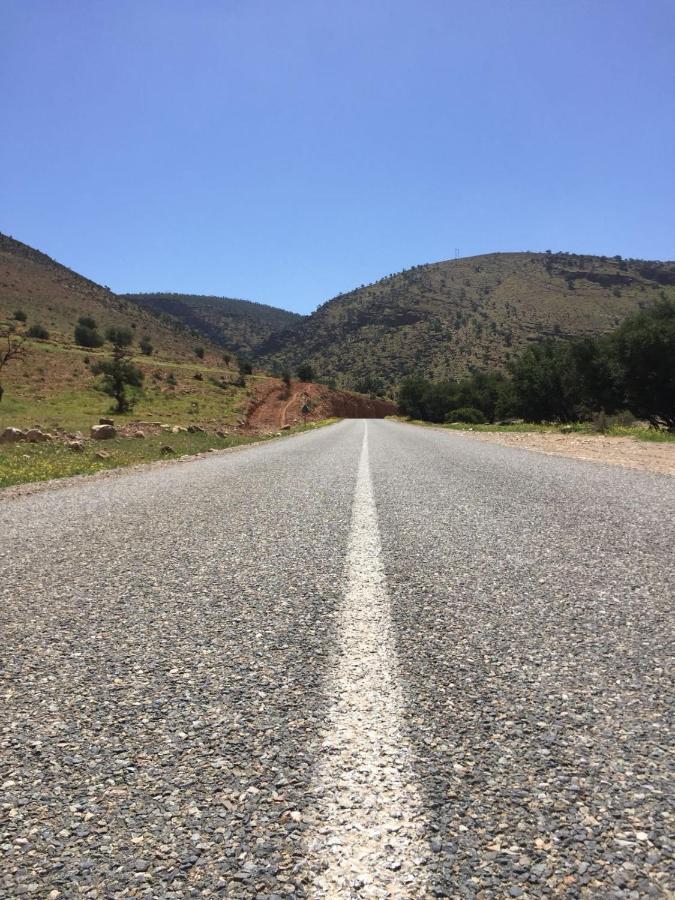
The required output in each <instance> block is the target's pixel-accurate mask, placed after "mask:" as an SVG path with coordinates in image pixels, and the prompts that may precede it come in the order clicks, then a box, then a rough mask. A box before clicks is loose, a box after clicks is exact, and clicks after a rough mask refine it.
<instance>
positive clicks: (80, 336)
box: [75, 316, 103, 348]
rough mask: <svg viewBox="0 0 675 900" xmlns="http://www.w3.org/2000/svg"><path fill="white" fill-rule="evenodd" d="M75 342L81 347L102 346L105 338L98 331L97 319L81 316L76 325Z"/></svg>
mask: <svg viewBox="0 0 675 900" xmlns="http://www.w3.org/2000/svg"><path fill="white" fill-rule="evenodd" d="M75 343H76V344H79V345H80V347H90V348H94V347H102V346H103V338H102V337H101V335H100V334H99V333H98V331H97V327H96V319H92V318H91V316H80V318H79V319H78V320H77V325H76V326H75Z"/></svg>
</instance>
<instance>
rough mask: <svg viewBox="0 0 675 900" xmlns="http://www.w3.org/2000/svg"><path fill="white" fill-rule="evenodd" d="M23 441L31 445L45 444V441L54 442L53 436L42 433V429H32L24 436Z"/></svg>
mask: <svg viewBox="0 0 675 900" xmlns="http://www.w3.org/2000/svg"><path fill="white" fill-rule="evenodd" d="M23 439H24V441H28V443H29V444H44V443H45V441H51V440H53V438H52V436H51V434H47V432H46V431H42V429H40V428H31V429H30V430H29V431H27V432H26V433H25V434H24V436H23Z"/></svg>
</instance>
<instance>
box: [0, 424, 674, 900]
mask: <svg viewBox="0 0 675 900" xmlns="http://www.w3.org/2000/svg"><path fill="white" fill-rule="evenodd" d="M674 509H675V481H674V480H673V479H672V478H669V477H667V476H661V475H651V474H646V473H639V472H636V471H629V470H624V469H620V468H616V467H609V466H604V465H599V464H596V463H587V462H582V461H577V460H570V459H564V458H561V457H555V456H547V455H540V454H533V453H527V452H523V451H520V450H516V449H512V448H509V447H505V446H500V445H497V444H490V443H485V442H479V441H474V440H471V439H467V438H464V437H461V436H459V435H456V434H453V433H448V432H444V431H438V430H432V429H425V428H417V427H412V426H409V425H401V424H398V423H395V422H391V421H382V420H367V421H366V420H351V421H343V422H340V423H339V424H337V425H334V426H330V427H328V428H324V429H320V430H317V431H313V432H308V433H307V434H304V435H301V436H298V437H296V438H294V440H293V441H279V442H270V443H266V444H260V445H256V446H252V447H250V448H247V449H245V450H242V451H239V452H237V453H232V454H224V455H213V456H210V457H208V458H204V459H199V460H196V461H195V462H193V463H189V464H180V465H179V464H176V465H168V466H165V467H161V468H156V469H147V470H144V471H138V472H128V473H122V474H120V475H119V476H117V477H114V478H109V479H105V480H93V481H90V482H86V481H83V482H80V483H77V484H73V485H69V486H67V487H63V488H62V489H59V490H54V491H49V492H45V493H38V494H34V495H30V496H19V497H15V498H8V499H5V500H4V501H3V502H0V529H1V530H2V535H3V540H2V558H3V561H2V579H1V580H0V597H1V600H2V604H1V607H0V608H1V609H2V625H1V634H0V637H1V638H2V639H1V640H0V654H1V662H2V668H1V672H0V675H1V678H2V692H3V704H2V707H0V726H1V738H2V750H1V753H0V766H1V771H0V785H2V817H1V819H0V845H1V846H2V848H3V865H2V869H1V871H0V894H2V895H3V896H9V897H14V896H23V895H29V896H39V897H50V898H57V897H63V898H68V897H73V896H80V895H81V896H90V897H99V896H100V897H127V896H128V897H136V896H139V897H140V896H148V897H156V896H161V897H185V896H195V897H196V896H200V897H201V896H226V897H234V898H268V900H274V898H279V897H282V898H283V897H290V896H295V897H307V898H315V897H317V898H318V897H325V898H329V897H330V898H343V897H344V898H351V897H394V898H405V897H410V898H422V897H425V898H426V897H462V898H463V897H466V898H473V897H476V898H478V897H485V898H487V897H494V898H502V897H588V898H591V897H593V898H594V897H612V898H622V897H626V898H634V897H639V898H641V897H652V896H653V897H666V896H668V895H669V893H670V892H671V891H672V890H673V888H674V887H675V885H673V883H672V879H671V876H670V862H671V860H672V851H671V848H670V845H669V843H668V834H669V832H672V828H670V829H669V827H668V825H669V822H668V816H669V810H670V808H671V807H672V789H671V788H670V786H669V781H668V775H669V771H668V759H669V757H668V754H669V751H670V750H672V732H671V730H670V722H671V721H672V720H671V718H670V713H671V709H670V701H669V698H670V696H672V695H671V693H670V691H671V688H672V685H671V683H670V681H669V677H668V672H669V667H670V666H671V665H672V645H671V642H670V635H671V634H672V625H673V617H672V601H673V584H674V583H675V561H674V555H673V546H674V545H675V528H674V527H673V510H674Z"/></svg>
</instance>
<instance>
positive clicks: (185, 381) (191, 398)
mask: <svg viewBox="0 0 675 900" xmlns="http://www.w3.org/2000/svg"><path fill="white" fill-rule="evenodd" d="M83 317H84V318H87V319H92V320H94V321H95V323H96V326H97V329H96V330H97V333H98V334H99V335H100V338H101V340H102V341H103V343H102V344H101V346H94V347H83V346H80V345H78V343H77V342H76V340H75V328H76V326H77V324H78V320H80V319H82V318H83ZM113 327H114V328H123V329H127V330H128V331H129V332H130V333H131V335H132V344H131V346H130V348H129V349H130V353H131V354H132V357H133V363H134V365H135V366H137V367H138V368H139V369H140V370H141V371H142V374H143V376H144V378H143V390H142V393H141V394H140V396H139V397H138V401H137V403H136V406H135V407H134V409H133V411H130V412H129V414H128V415H127V416H123V417H120V419H121V421H125V420H127V419H129V420H130V419H132V418H135V419H138V418H140V419H161V420H162V421H165V422H169V423H181V424H183V423H189V422H194V421H200V422H209V423H213V424H214V426H215V425H223V424H227V423H236V422H237V420H238V418H239V417H240V415H241V411H242V409H245V407H246V404H247V402H248V397H247V390H246V387H245V386H244V385H242V384H241V379H240V375H239V372H238V371H237V368H236V361H231V362H230V364H229V366H228V365H227V364H226V362H225V360H224V359H223V351H222V348H221V347H218V346H216V345H215V344H213V343H211V342H209V341H208V340H206V339H205V338H204V337H203V336H201V335H196V334H194V333H193V332H191V331H190V330H189V329H188V328H186V327H185V326H184V325H183V324H182V323H180V322H178V321H176V320H168V321H166V320H162V319H160V318H159V317H158V316H157V315H155V314H154V313H152V312H150V311H148V310H145V309H141V308H140V307H139V306H137V305H136V304H134V303H131V302H130V301H128V300H125V299H123V298H120V297H117V296H116V295H115V294H113V293H112V292H111V291H110V290H108V289H107V288H105V287H102V286H101V285H99V284H96V283H95V282H93V281H90V280H89V279H87V278H84V277H83V276H81V275H78V274H77V272H73V271H72V270H71V269H68V268H66V267H65V266H62V265H60V264H59V263H57V262H56V261H54V260H53V259H51V258H50V257H48V256H46V255H45V254H44V253H40V252H39V251H38V250H34V249H33V248H31V247H29V246H27V245H26V244H22V243H21V242H19V241H16V240H14V239H12V238H10V237H7V236H5V235H0V331H2V332H5V331H6V330H7V328H12V329H15V333H16V334H17V335H21V336H22V337H23V338H24V339H25V340H24V346H23V350H24V352H23V353H22V354H21V355H19V356H17V357H16V358H14V359H11V360H10V361H9V362H8V364H7V365H6V366H4V367H3V368H2V371H1V372H0V375H1V381H2V385H3V386H4V388H5V393H4V396H3V398H2V402H1V403H0V426H3V427H4V426H10V425H11V426H17V427H23V426H30V425H33V424H36V423H40V424H43V425H44V426H45V427H48V428H51V429H55V428H58V427H64V428H66V429H71V430H72V429H80V428H86V427H87V426H89V425H91V424H94V423H95V422H97V421H98V417H99V416H101V415H104V414H106V413H107V412H109V410H110V407H111V398H110V397H108V396H107V395H105V394H103V393H101V391H100V390H98V389H97V388H98V386H99V385H100V378H99V377H97V376H96V375H95V374H94V372H93V371H92V368H93V367H95V365H96V363H99V362H101V361H103V360H107V359H109V357H110V354H111V345H110V343H109V342H108V341H104V338H105V334H106V332H107V331H108V329H110V328H113ZM36 329H37V331H36ZM40 329H42V330H41V331H40ZM35 334H37V336H33V335H35ZM144 339H145V340H144ZM4 346H5V344H3V347H4ZM141 347H145V349H146V352H143V351H142V349H141ZM0 359H1V353H0ZM256 378H257V376H253V381H254V382H255V380H256ZM249 381H251V376H249Z"/></svg>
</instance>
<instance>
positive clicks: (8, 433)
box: [0, 428, 24, 444]
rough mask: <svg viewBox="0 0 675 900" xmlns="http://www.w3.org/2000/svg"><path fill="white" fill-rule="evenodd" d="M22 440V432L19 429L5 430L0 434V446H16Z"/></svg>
mask: <svg viewBox="0 0 675 900" xmlns="http://www.w3.org/2000/svg"><path fill="white" fill-rule="evenodd" d="M23 439H24V432H23V431H22V430H21V429H20V428H5V430H4V431H3V432H2V434H0V444H16V443H17V442H18V441H22V440H23Z"/></svg>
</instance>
